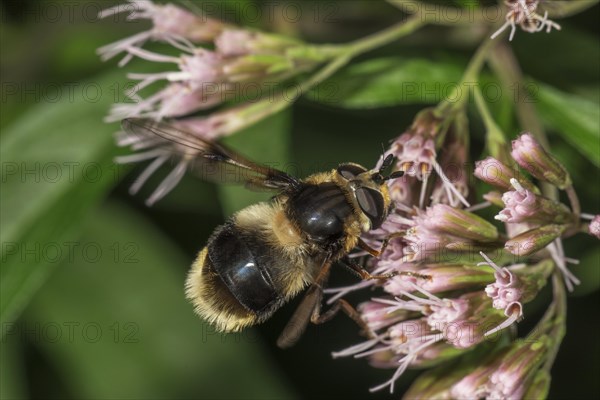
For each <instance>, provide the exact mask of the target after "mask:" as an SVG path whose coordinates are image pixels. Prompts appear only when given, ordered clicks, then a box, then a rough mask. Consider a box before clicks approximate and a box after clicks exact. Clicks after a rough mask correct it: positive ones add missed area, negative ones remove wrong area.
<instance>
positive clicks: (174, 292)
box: [23, 203, 290, 399]
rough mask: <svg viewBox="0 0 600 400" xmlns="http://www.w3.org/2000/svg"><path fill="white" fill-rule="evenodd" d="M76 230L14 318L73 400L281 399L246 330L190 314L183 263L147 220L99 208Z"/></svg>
mask: <svg viewBox="0 0 600 400" xmlns="http://www.w3.org/2000/svg"><path fill="white" fill-rule="evenodd" d="M83 232H84V233H83V235H82V237H81V240H80V241H79V243H80V245H81V246H80V247H78V248H77V249H76V250H75V251H74V252H73V254H72V257H71V258H70V259H69V260H67V262H65V263H64V264H63V265H61V268H60V269H59V270H58V271H57V272H56V273H55V274H54V275H53V276H52V278H51V279H50V280H49V282H48V283H47V284H46V285H45V286H44V287H43V288H42V289H41V290H40V291H39V292H38V294H37V295H36V296H35V298H34V300H33V301H32V302H31V305H30V307H29V308H28V309H27V311H26V312H25V314H24V320H23V326H27V327H38V328H37V329H38V335H37V336H35V338H37V340H35V341H34V344H35V345H36V346H38V348H39V350H40V351H41V353H42V354H43V355H44V356H45V357H46V358H47V360H48V362H49V363H50V366H51V367H52V368H53V369H54V370H55V371H56V373H57V374H58V375H59V377H60V378H61V381H63V382H65V384H66V385H67V388H68V389H69V392H70V393H73V397H74V398H87V399H91V398H94V399H117V398H120V399H123V398H130V399H133V398H135V399H144V398H154V399H160V398H197V397H198V396H199V397H202V398H223V399H225V398H289V397H290V393H287V392H286V390H285V388H284V382H285V378H283V377H282V376H281V375H280V374H279V373H278V372H277V371H276V370H274V369H273V367H272V366H271V365H270V363H269V360H268V359H267V358H266V357H264V356H263V355H262V353H261V346H262V343H261V341H260V339H259V337H258V336H257V333H256V332H255V331H253V330H246V331H244V332H242V333H239V334H230V335H224V334H218V333H216V332H215V331H214V329H213V328H212V327H210V326H208V325H207V324H205V323H204V322H203V321H202V320H200V319H199V318H198V317H197V316H196V315H195V313H194V311H193V307H192V305H191V304H190V303H189V302H188V301H187V300H186V299H185V294H184V281H185V274H186V271H187V269H188V266H189V265H190V263H191V260H190V259H187V257H185V256H183V255H182V254H181V252H180V251H178V249H177V248H176V247H175V246H174V245H173V244H171V243H170V242H169V240H168V238H167V237H165V236H164V235H163V234H161V233H160V232H159V231H157V229H156V228H155V227H154V226H153V225H152V224H151V223H150V222H149V221H148V220H146V219H144V218H143V217H141V216H140V215H138V214H136V213H135V212H134V211H133V210H132V209H130V208H127V207H125V206H123V205H119V204H116V203H109V204H107V205H106V206H103V207H102V208H100V209H99V210H98V211H97V212H96V213H94V215H93V218H90V219H89V220H88V221H87V223H86V224H85V226H84V230H83ZM86 249H87V250H86ZM94 249H95V250H96V251H94ZM34 329H35V328H34ZM269 345H271V344H269Z"/></svg>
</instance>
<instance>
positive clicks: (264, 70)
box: [98, 0, 333, 205]
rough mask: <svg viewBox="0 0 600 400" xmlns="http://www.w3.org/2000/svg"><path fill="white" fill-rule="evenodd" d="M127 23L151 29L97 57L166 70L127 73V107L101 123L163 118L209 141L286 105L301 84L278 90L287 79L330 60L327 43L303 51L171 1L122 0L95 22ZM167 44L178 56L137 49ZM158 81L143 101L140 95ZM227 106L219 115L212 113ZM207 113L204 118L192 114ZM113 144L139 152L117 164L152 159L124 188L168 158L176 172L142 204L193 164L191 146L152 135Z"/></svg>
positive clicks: (120, 137)
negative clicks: (120, 18)
mask: <svg viewBox="0 0 600 400" xmlns="http://www.w3.org/2000/svg"><path fill="white" fill-rule="evenodd" d="M125 13H126V15H127V19H128V20H150V21H151V22H152V28H151V29H149V30H146V31H144V32H141V33H138V34H136V35H133V36H132V37H129V38H126V39H123V40H120V41H117V42H115V43H112V44H109V45H106V46H103V47H101V48H99V49H98V53H99V54H100V56H101V58H102V59H103V60H108V59H111V58H113V57H115V56H117V55H119V54H125V56H124V58H123V59H122V60H121V61H120V63H119V65H121V66H123V65H125V64H126V63H128V62H129V61H130V60H131V59H132V58H133V57H138V58H140V59H143V60H146V61H150V62H153V63H165V64H171V65H173V66H174V68H172V69H171V70H168V71H163V72H157V73H131V74H128V78H130V79H132V80H135V81H138V83H137V84H136V85H135V86H134V87H133V88H132V89H131V90H128V91H127V92H126V95H127V96H128V98H129V100H130V101H129V102H125V103H119V104H115V105H113V107H112V109H111V112H110V114H109V115H108V116H107V117H106V121H107V122H114V121H120V120H122V119H125V118H130V117H139V118H150V119H154V120H157V121H158V120H162V119H171V120H172V124H173V126H174V127H176V128H179V129H183V130H186V131H188V132H193V134H194V135H197V136H198V137H200V138H202V139H205V140H213V139H216V138H219V137H221V136H225V135H229V134H231V133H234V132H236V131H238V130H240V129H242V128H244V127H247V126H249V125H251V124H253V123H255V122H257V121H259V120H260V119H262V118H265V117H266V116H267V115H270V114H272V113H274V112H276V111H278V110H280V109H281V108H283V107H285V106H286V105H287V104H286V103H290V102H292V101H293V100H294V99H295V98H296V97H297V96H298V95H299V94H300V93H299V92H301V91H302V86H301V85H300V86H298V87H296V86H293V87H286V86H285V84H286V83H287V82H289V80H290V79H291V78H294V77H296V76H298V75H299V74H301V73H304V72H308V71H311V70H313V69H314V68H315V67H316V66H318V65H319V64H321V63H323V62H324V61H328V60H329V59H331V58H332V57H333V53H332V52H331V49H330V48H328V47H327V46H321V47H319V46H311V45H308V44H306V43H304V42H301V41H299V40H296V39H293V38H289V37H285V36H281V35H276V34H269V33H265V32H260V31H255V30H250V29H243V28H240V27H237V26H234V25H231V24H228V23H225V22H222V21H219V20H216V19H214V18H210V17H208V16H206V15H203V14H202V13H197V12H191V11H188V10H186V9H183V8H181V7H178V6H175V5H173V4H165V5H159V4H154V3H153V2H152V1H149V0H129V3H127V4H121V5H117V6H114V7H112V8H109V9H106V10H104V11H102V12H101V13H100V17H101V18H107V17H110V16H116V15H121V14H125ZM149 40H152V41H158V42H162V43H165V44H167V45H170V46H171V47H172V48H173V49H174V50H175V51H176V52H180V55H178V56H173V55H167V54H161V53H158V52H155V51H150V50H148V49H145V48H143V46H144V44H145V43H146V42H147V41H149ZM159 82H165V83H166V85H165V86H163V87H162V88H160V89H159V90H158V91H156V92H155V93H153V94H150V95H148V96H147V97H145V98H144V97H142V96H141V95H140V92H141V91H144V90H147V88H149V87H150V86H152V85H154V84H156V83H159ZM224 103H234V104H236V105H234V106H233V107H229V108H227V109H225V110H217V111H214V110H212V109H213V108H215V107H216V106H220V105H223V104H224ZM206 110H210V111H212V112H211V113H210V114H209V115H207V116H197V115H194V114H195V113H197V112H202V111H206ZM117 144H118V145H119V146H131V149H132V150H134V151H140V150H143V152H140V153H137V154H133V155H128V156H124V157H119V158H118V159H117V161H118V162H120V163H130V162H141V161H150V160H151V161H152V162H151V163H150V164H149V165H148V167H147V168H146V169H145V170H144V172H143V173H142V174H141V175H140V176H139V178H138V179H137V180H136V182H135V183H134V185H133V186H132V187H131V193H136V192H137V191H138V190H139V189H140V188H141V187H142V185H143V184H144V183H145V182H146V181H147V179H148V178H149V177H150V176H151V175H152V174H153V173H154V172H155V171H156V170H157V169H158V168H159V167H160V166H161V165H163V164H165V163H166V162H167V161H168V160H169V159H171V158H174V159H175V164H176V167H175V168H174V169H173V171H172V172H171V173H170V174H169V175H168V176H167V178H166V179H165V180H164V181H163V182H162V183H161V184H160V185H159V186H158V187H157V188H156V189H155V191H154V192H153V193H152V194H151V196H150V197H149V198H148V200H147V202H146V203H147V204H148V205H152V204H154V203H155V202H156V201H158V200H159V199H161V198H162V197H164V196H165V195H166V194H167V193H169V191H170V190H172V189H173V188H174V187H175V186H176V185H177V183H178V182H179V181H180V179H181V178H182V177H183V175H184V173H185V172H186V170H187V169H188V167H189V164H190V162H191V160H193V159H194V156H195V153H196V152H195V151H194V150H193V149H190V148H187V149H181V147H180V146H174V145H173V144H172V143H169V142H168V141H166V140H162V139H161V138H158V137H146V136H139V135H131V134H128V133H125V132H119V133H118V134H117Z"/></svg>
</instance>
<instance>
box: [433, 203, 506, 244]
mask: <svg viewBox="0 0 600 400" xmlns="http://www.w3.org/2000/svg"><path fill="white" fill-rule="evenodd" d="M427 216H428V217H429V218H427V219H426V220H425V221H424V222H425V225H426V226H427V227H428V228H429V229H434V230H437V231H441V232H444V233H447V234H450V235H453V236H457V237H459V238H465V239H469V240H475V241H480V242H490V241H494V240H496V239H497V238H498V230H497V229H496V227H495V226H494V225H492V224H490V223H489V222H487V221H486V220H484V219H483V218H481V217H479V216H477V215H475V214H473V213H471V212H469V211H464V210H461V209H458V208H454V207H450V206H448V205H445V204H437V205H435V206H433V207H431V208H430V209H429V210H428V211H427Z"/></svg>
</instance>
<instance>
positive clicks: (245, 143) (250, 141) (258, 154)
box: [219, 108, 296, 215]
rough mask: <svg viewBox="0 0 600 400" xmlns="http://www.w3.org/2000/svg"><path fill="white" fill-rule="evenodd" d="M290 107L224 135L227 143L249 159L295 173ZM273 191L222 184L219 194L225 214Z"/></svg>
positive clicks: (262, 199) (263, 198)
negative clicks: (290, 161)
mask: <svg viewBox="0 0 600 400" xmlns="http://www.w3.org/2000/svg"><path fill="white" fill-rule="evenodd" d="M290 124H291V110H290V109H289V108H288V109H285V110H283V111H281V112H279V113H277V114H275V115H273V116H271V117H268V118H266V119H264V120H262V121H260V122H259V123H257V124H255V125H253V126H251V127H250V128H248V129H245V130H242V131H239V132H237V133H236V134H235V135H234V136H231V137H228V138H226V140H225V142H226V143H227V145H228V146H229V147H231V148H232V149H234V150H235V151H238V152H239V153H240V154H242V155H244V156H246V157H248V158H249V159H251V160H253V161H256V162H259V163H262V164H266V165H268V166H271V167H274V168H277V169H280V170H283V171H287V172H288V173H290V174H292V175H296V173H295V171H294V168H293V165H292V164H290V163H289V162H288V160H289V159H290V152H289V149H290V142H291V141H290ZM271 196H273V192H256V191H251V190H248V189H247V188H245V187H244V186H234V185H221V186H219V197H220V199H221V206H222V208H223V212H224V213H225V215H231V214H232V213H234V212H236V211H239V210H240V209H242V208H244V207H246V206H248V205H250V204H254V203H257V202H259V201H265V200H267V199H269V198H270V197H271Z"/></svg>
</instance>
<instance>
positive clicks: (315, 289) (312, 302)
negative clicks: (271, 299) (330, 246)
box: [277, 259, 332, 349]
mask: <svg viewBox="0 0 600 400" xmlns="http://www.w3.org/2000/svg"><path fill="white" fill-rule="evenodd" d="M331 265H332V263H331V261H330V260H329V259H326V260H325V261H324V262H323V266H322V267H321V271H320V272H319V275H317V277H316V278H315V281H314V283H313V284H312V285H311V286H310V287H309V288H308V290H307V291H306V294H305V295H304V298H303V299H302V302H301V303H300V305H299V306H298V308H297V309H296V311H295V312H294V315H292V318H290V320H289V322H288V323H287V325H286V326H285V328H284V329H283V332H281V335H279V338H278V339H277V346H279V347H280V348H282V349H286V348H288V347H292V346H293V345H295V344H296V342H298V340H299V339H300V336H302V333H304V330H305V329H306V326H307V325H308V323H309V321H311V319H312V318H313V317H317V316H318V315H319V312H320V310H321V300H322V299H323V285H324V284H325V281H327V278H328V277H329V270H330V269H331Z"/></svg>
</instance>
